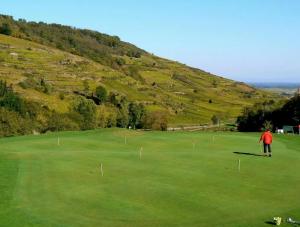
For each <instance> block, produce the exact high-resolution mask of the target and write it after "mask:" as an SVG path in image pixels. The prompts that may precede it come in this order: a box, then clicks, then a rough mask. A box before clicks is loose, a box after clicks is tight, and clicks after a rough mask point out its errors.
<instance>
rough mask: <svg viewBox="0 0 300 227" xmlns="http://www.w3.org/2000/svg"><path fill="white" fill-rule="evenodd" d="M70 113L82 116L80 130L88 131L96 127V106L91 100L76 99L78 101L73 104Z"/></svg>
mask: <svg viewBox="0 0 300 227" xmlns="http://www.w3.org/2000/svg"><path fill="white" fill-rule="evenodd" d="M71 111H73V112H75V113H78V114H80V115H81V116H82V118H83V120H82V122H80V123H81V124H80V126H81V129H82V130H89V129H93V128H95V127H96V106H95V104H94V102H93V101H92V100H88V99H86V98H84V97H78V99H76V100H75V101H74V102H73V104H72V106H71Z"/></svg>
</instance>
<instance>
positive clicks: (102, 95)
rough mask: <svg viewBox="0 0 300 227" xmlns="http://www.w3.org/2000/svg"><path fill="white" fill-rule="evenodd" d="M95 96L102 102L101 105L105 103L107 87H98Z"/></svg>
mask: <svg viewBox="0 0 300 227" xmlns="http://www.w3.org/2000/svg"><path fill="white" fill-rule="evenodd" d="M95 95H96V96H97V98H98V99H99V100H100V102H101V103H103V102H105V101H106V99H107V91H106V89H105V87H103V86H98V87H97V88H96V93H95Z"/></svg>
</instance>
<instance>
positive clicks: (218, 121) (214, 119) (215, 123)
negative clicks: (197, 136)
mask: <svg viewBox="0 0 300 227" xmlns="http://www.w3.org/2000/svg"><path fill="white" fill-rule="evenodd" d="M211 121H212V123H213V125H217V124H220V118H219V117H218V116H216V115H213V116H212V118H211Z"/></svg>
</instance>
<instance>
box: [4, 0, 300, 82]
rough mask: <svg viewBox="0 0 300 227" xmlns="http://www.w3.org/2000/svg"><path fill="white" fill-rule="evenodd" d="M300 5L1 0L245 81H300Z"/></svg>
mask: <svg viewBox="0 0 300 227" xmlns="http://www.w3.org/2000/svg"><path fill="white" fill-rule="evenodd" d="M299 12H300V1H299V0H206V1H204V0H173V1H167V0H152V1H151V0H147V1H146V0H114V1H108V0H106V1H101V0H98V1H97V0H85V1H77V0H60V1H58V0H51V1H50V0H48V1H47V0H44V1H38V0H9V1H8V0H7V1H5V0H2V1H1V4H0V13H1V14H9V15H12V16H14V17H15V18H24V19H26V20H33V21H44V22H49V23H54V22H55V23H61V24H66V25H71V26H75V27H79V28H90V29H93V30H97V31H100V32H104V33H107V34H111V35H118V36H119V37H120V38H121V39H122V40H124V41H128V42H131V43H134V44H136V45H137V46H139V47H141V48H143V49H145V50H147V51H149V52H151V53H154V54H156V55H158V56H162V57H166V58H169V59H173V60H177V61H180V62H183V63H186V64H188V65H191V66H194V67H198V68H201V69H204V70H206V71H209V72H211V73H215V74H218V75H221V76H224V77H227V78H232V79H235V80H239V81H245V82H300V61H299V59H300V41H299V40H300V13H299Z"/></svg>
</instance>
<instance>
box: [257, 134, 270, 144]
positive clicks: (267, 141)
mask: <svg viewBox="0 0 300 227" xmlns="http://www.w3.org/2000/svg"><path fill="white" fill-rule="evenodd" d="M260 141H263V142H264V144H271V143H272V141H273V136H272V133H271V132H270V131H267V132H264V133H263V134H262V135H261V137H260V140H259V142H260Z"/></svg>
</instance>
